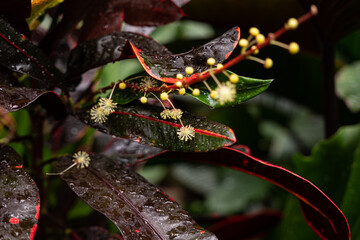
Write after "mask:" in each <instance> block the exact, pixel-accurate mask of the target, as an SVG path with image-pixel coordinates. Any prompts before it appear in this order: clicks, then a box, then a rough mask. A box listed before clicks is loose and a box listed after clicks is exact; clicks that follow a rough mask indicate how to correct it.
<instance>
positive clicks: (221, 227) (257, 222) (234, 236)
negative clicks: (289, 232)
mask: <svg viewBox="0 0 360 240" xmlns="http://www.w3.org/2000/svg"><path fill="white" fill-rule="evenodd" d="M281 217H282V214H281V213H280V212H276V211H270V210H268V211H262V212H259V213H255V214H245V215H237V216H231V217H228V218H226V219H224V220H221V221H219V222H218V223H216V224H214V225H212V226H211V227H210V228H209V230H210V231H211V232H213V233H214V234H215V235H216V236H217V237H218V238H219V239H221V240H240V239H253V238H255V237H259V236H261V235H264V234H265V233H266V232H268V231H269V230H270V229H271V228H273V227H274V226H275V225H276V224H277V223H278V222H279V221H280V220H281Z"/></svg>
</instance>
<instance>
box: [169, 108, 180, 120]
mask: <svg viewBox="0 0 360 240" xmlns="http://www.w3.org/2000/svg"><path fill="white" fill-rule="evenodd" d="M182 114H183V111H181V109H173V110H171V112H170V117H171V118H173V119H175V120H176V119H180V118H181V117H182Z"/></svg>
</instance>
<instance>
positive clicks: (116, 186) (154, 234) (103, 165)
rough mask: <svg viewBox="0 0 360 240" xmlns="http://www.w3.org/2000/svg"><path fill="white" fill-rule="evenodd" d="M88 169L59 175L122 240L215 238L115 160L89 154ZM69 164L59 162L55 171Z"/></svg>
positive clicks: (66, 159) (179, 208)
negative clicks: (117, 231)
mask: <svg viewBox="0 0 360 240" xmlns="http://www.w3.org/2000/svg"><path fill="white" fill-rule="evenodd" d="M90 157H91V163H90V166H89V167H88V168H85V169H77V168H73V169H71V170H69V171H68V172H66V173H64V174H63V175H61V178H62V179H63V180H65V181H66V182H67V184H68V185H69V187H70V188H71V189H72V190H73V191H74V192H75V193H76V194H77V195H78V196H79V197H80V198H82V199H83V200H84V201H86V202H87V203H88V204H89V205H90V206H91V207H93V208H94V209H96V210H98V211H100V212H101V213H103V214H104V215H105V216H107V217H108V218H109V219H111V220H112V221H113V222H114V224H115V225H116V226H117V227H118V228H119V230H120V232H121V234H122V235H123V237H124V239H217V238H216V237H215V236H214V235H213V234H211V233H210V232H208V231H206V230H204V229H203V228H202V227H200V226H199V225H197V224H196V223H195V222H194V220H192V218H191V217H190V216H189V214H188V213H187V212H186V211H185V210H183V209H182V208H181V206H180V205H179V204H177V203H176V202H174V201H173V200H172V199H171V198H170V197H169V196H167V195H165V194H164V193H162V192H161V190H160V189H158V188H157V187H156V186H154V185H152V184H150V183H149V182H147V181H146V180H145V179H144V178H143V177H141V176H140V175H138V174H137V173H135V172H133V171H131V170H128V169H125V168H124V167H123V166H122V165H121V164H120V163H119V162H118V161H116V160H112V159H110V158H106V157H104V156H101V155H99V154H92V155H91V156H90ZM70 164H72V161H71V157H62V158H60V159H59V160H58V170H59V171H62V170H64V169H65V168H66V167H68V166H69V165H70Z"/></svg>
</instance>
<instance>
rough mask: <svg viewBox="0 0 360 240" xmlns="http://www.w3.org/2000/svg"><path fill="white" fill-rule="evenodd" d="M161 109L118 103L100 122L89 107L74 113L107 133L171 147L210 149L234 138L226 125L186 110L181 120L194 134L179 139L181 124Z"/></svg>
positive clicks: (169, 148)
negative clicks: (91, 114) (107, 116)
mask: <svg viewBox="0 0 360 240" xmlns="http://www.w3.org/2000/svg"><path fill="white" fill-rule="evenodd" d="M162 110H163V108H160V107H155V106H151V105H144V104H128V105H121V106H118V107H117V109H116V110H115V112H114V113H112V114H110V115H109V118H108V120H107V121H106V122H105V123H101V124H99V123H95V122H94V121H93V120H92V119H91V116H90V111H89V110H82V111H79V112H78V113H77V117H79V119H80V120H82V121H83V122H84V123H85V124H87V125H89V126H92V127H94V128H96V129H98V130H99V131H102V132H104V133H106V134H110V135H113V136H117V137H121V138H128V139H131V140H134V141H137V142H139V143H145V144H149V145H152V146H155V147H159V148H163V149H168V150H173V151H186V152H189V151H211V150H215V149H218V148H221V147H223V146H229V145H232V144H233V143H234V142H236V138H235V135H234V132H233V131H232V130H231V129H230V128H229V127H228V126H225V125H224V124H221V123H217V122H214V121H211V120H209V119H206V118H204V117H199V116H195V115H192V114H190V113H188V112H184V113H183V115H182V117H181V121H182V122H183V124H184V125H189V124H190V125H191V126H192V127H194V131H195V136H194V138H193V139H191V140H188V141H183V140H180V139H179V137H178V133H177V132H178V130H179V129H180V128H181V124H180V123H179V122H177V121H176V120H171V119H169V120H164V119H162V118H161V117H160V113H161V112H162Z"/></svg>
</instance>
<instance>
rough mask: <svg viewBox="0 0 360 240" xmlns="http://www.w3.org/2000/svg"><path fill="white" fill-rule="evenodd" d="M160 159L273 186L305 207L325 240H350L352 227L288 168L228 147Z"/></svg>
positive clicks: (319, 193)
mask: <svg viewBox="0 0 360 240" xmlns="http://www.w3.org/2000/svg"><path fill="white" fill-rule="evenodd" d="M161 156H163V157H168V158H181V159H184V160H185V159H186V160H196V161H202V162H207V163H212V164H216V165H221V166H225V167H229V168H233V169H235V170H239V171H243V172H246V173H248V174H251V175H254V176H257V177H260V178H262V179H264V180H266V181H269V182H272V183H274V184H276V185H278V186H280V187H282V188H283V189H285V190H286V191H288V192H290V193H291V194H293V195H294V196H295V197H297V198H298V199H299V200H300V202H301V204H302V205H306V207H305V208H304V207H303V209H304V214H305V217H306V219H307V222H308V224H309V225H310V226H311V227H312V228H313V229H314V230H315V232H316V233H317V234H318V235H319V236H320V237H321V238H322V239H344V240H345V239H350V229H349V225H348V222H347V219H346V217H345V216H344V214H343V213H342V212H341V210H340V209H339V208H338V207H337V206H336V205H335V204H334V203H333V202H332V201H331V200H330V199H329V198H328V197H327V196H326V195H325V194H324V193H323V192H322V191H321V190H320V189H318V188H317V187H316V186H315V185H314V184H312V183H311V182H309V181H308V180H306V179H304V178H302V177H300V176H298V175H296V174H295V173H293V172H291V171H289V170H287V169H285V168H282V167H279V166H276V165H273V164H270V163H267V162H264V161H261V160H259V159H257V158H254V157H252V156H249V155H247V154H245V153H243V152H241V151H238V150H235V149H232V148H229V147H224V148H222V149H219V150H217V151H214V152H211V153H180V152H167V153H165V154H163V155H161ZM310 209H311V210H310ZM330 236H331V237H330Z"/></svg>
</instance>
